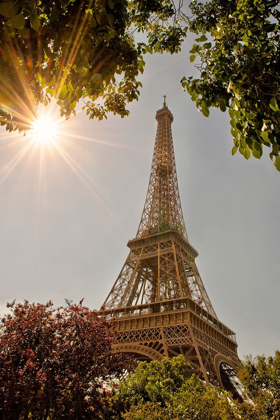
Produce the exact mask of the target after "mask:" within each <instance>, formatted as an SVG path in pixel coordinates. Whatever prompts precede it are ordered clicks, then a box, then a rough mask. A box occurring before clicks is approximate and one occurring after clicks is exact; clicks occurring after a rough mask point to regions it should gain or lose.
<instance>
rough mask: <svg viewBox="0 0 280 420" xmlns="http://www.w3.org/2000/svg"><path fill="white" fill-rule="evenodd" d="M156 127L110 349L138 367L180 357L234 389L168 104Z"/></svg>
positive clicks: (115, 291)
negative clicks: (200, 264) (186, 211)
mask: <svg viewBox="0 0 280 420" xmlns="http://www.w3.org/2000/svg"><path fill="white" fill-rule="evenodd" d="M156 120H157V123H158V126H157V134H156V141H155V147H154V153H153V161H152V167H151V174H150V180H149V185H148V192H147V196H146V201H145V205H144V209H143V213H142V217H141V221H140V224H139V227H138V231H137V234H136V237H135V239H132V240H130V241H129V242H128V244H127V245H128V247H129V248H130V252H129V255H128V257H127V259H126V261H125V263H124V265H123V267H122V269H121V272H120V274H119V276H118V277H117V280H116V282H115V284H114V285H113V287H112V290H111V291H110V293H109V295H108V297H107V298H106V300H105V302H104V304H103V307H102V310H103V311H104V312H103V313H105V314H106V313H110V314H111V315H113V316H114V317H115V318H116V330H117V343H116V344H115V345H114V346H115V348H116V349H118V350H120V351H122V352H125V353H128V354H130V355H132V356H133V357H134V358H136V359H137V360H153V359H157V360H160V359H161V358H162V357H164V356H165V357H174V356H177V355H179V354H183V355H184V357H185V359H186V360H187V361H188V362H189V363H190V364H191V366H192V368H193V371H194V372H195V373H197V374H198V375H199V376H200V377H201V378H202V379H203V380H204V381H205V382H206V384H209V383H212V384H215V385H219V386H221V387H224V388H226V389H229V390H232V383H233V382H234V381H233V377H234V376H235V371H236V369H237V367H238V364H239V359H238V356H237V343H236V339H235V333H234V332H233V331H232V330H231V329H229V328H228V327H227V326H226V325H224V324H223V323H222V322H220V321H219V319H218V318H217V315H216V313H215V310H214V308H213V306H212V304H211V301H210V299H209V297H208V294H207V292H206V290H205V287H204V285H203V282H202V279H201V277H200V275H199V272H198V269H197V266H196V263H195V258H196V257H197V255H198V252H197V251H196V250H195V249H194V248H193V247H192V245H191V244H190V243H189V240H188V236H187V231H186V226H185V222H184V218H183V212H182V207H181V200H180V195H179V188H178V181H177V172H176V164H175V155H174V149H173V140H172V132H171V124H172V122H173V115H172V113H171V112H170V110H169V109H168V107H167V105H166V98H165V97H164V104H163V108H161V109H160V110H158V111H157V113H156Z"/></svg>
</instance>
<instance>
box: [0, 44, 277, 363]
mask: <svg viewBox="0 0 280 420" xmlns="http://www.w3.org/2000/svg"><path fill="white" fill-rule="evenodd" d="M190 45H191V43H190V41H187V42H186V43H185V45H184V46H183V48H182V52H181V53H179V54H177V55H173V56H170V55H168V54H163V55H153V56H148V57H147V66H146V70H145V73H144V75H143V76H142V77H141V81H142V83H143V88H142V90H141V96H140V99H139V101H138V102H134V103H132V104H131V105H130V106H129V110H130V116H129V117H126V118H124V119H121V118H120V117H117V116H109V118H108V120H107V121H101V122H99V121H93V120H88V118H87V116H86V115H85V113H83V112H80V111H79V112H78V114H77V116H76V117H73V118H71V119H70V120H69V121H67V122H65V121H64V120H63V119H60V122H59V125H58V129H59V133H60V134H59V136H58V138H57V141H56V143H55V144H50V145H45V146H44V147H41V146H39V145H38V144H37V145H33V146H32V147H30V137H28V136H27V137H23V136H22V135H18V134H15V135H14V134H10V133H7V132H6V131H5V130H4V128H2V127H1V129H0V233H1V237H0V255H1V260H0V261H1V262H0V279H1V297H0V312H1V313H2V314H4V313H5V312H7V310H6V308H5V306H6V303H7V302H11V301H13V300H14V299H16V300H17V301H18V302H21V301H23V300H24V299H27V300H29V301H31V302H40V303H46V302H47V301H49V300H52V301H53V303H54V305H55V306H58V305H63V304H64V299H65V298H66V299H70V300H73V301H74V302H79V301H80V300H81V299H82V298H84V304H85V305H86V306H89V307H90V308H92V309H95V308H96V309H98V308H100V306H101V305H102V303H103V302H104V300H105V298H106V296H107V294H108V293H109V291H110V289H111V287H112V286H113V283H114V282H115V280H116V278H117V276H118V274H119V272H120V270H121V268H122V265H123V264H124V262H125V259H126V257H127V255H128V251H129V249H128V248H127V247H126V244H127V241H128V240H129V239H132V238H134V237H135V235H136V231H137V228H138V224H139V222H140V218H141V214H142V210H143V206H144V201H145V196H146V192H147V187H148V180H149V174H150V167H151V161H152V153H153V147H154V141H155V134H156V120H155V114H156V111H157V110H158V109H160V108H161V107H162V103H163V95H167V105H168V107H169V109H170V110H171V112H172V113H173V115H174V122H173V124H172V131H173V140H174V148H175V157H176V164H177V173H178V182H179V189H180V195H181V202H182V208H183V213H184V218H185V223H186V227H187V231H188V236H189V240H190V243H191V244H192V245H193V246H194V248H196V249H197V250H198V252H199V256H198V257H197V259H196V263H197V266H198V269H199V271H200V275H201V277H202V280H203V282H204V285H205V287H206V290H207V292H208V294H209V297H210V299H211V301H212V304H213V306H214V309H215V311H216V313H217V316H218V318H219V319H220V320H221V321H222V322H223V323H224V324H226V325H227V326H228V327H229V328H231V329H233V330H234V331H235V332H236V335H237V342H238V345H239V347H238V353H239V357H240V358H241V359H242V358H243V357H244V355H248V354H252V355H253V356H256V355H259V354H266V355H273V354H274V352H275V350H276V349H280V333H279V319H280V305H279V296H280V282H279V268H280V258H279V241H280V223H279V204H280V195H279V192H280V190H279V187H280V174H279V172H277V171H276V169H275V168H274V166H273V164H272V163H271V161H270V159H269V157H268V153H266V155H265V156H263V157H262V159H261V160H260V161H258V160H256V159H254V158H251V159H250V160H249V161H246V160H245V159H244V158H243V156H241V155H239V154H238V153H237V154H236V155H235V156H234V157H232V156H231V149H232V146H233V144H232V139H231V136H230V125H229V119H228V116H227V114H226V113H222V112H220V111H218V110H211V112H210V117H209V118H205V117H204V116H203V115H202V114H201V113H199V112H198V110H197V109H196V107H195V104H194V103H193V102H192V101H191V100H190V98H189V96H188V94H187V93H185V92H183V91H182V89H181V85H180V80H181V78H182V77H183V76H184V75H186V76H189V75H191V74H192V73H193V71H194V70H193V64H190V63H189V58H188V57H189V54H188V51H189V49H190V48H191V47H190Z"/></svg>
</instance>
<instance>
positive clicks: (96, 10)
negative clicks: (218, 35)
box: [0, 0, 185, 131]
mask: <svg viewBox="0 0 280 420" xmlns="http://www.w3.org/2000/svg"><path fill="white" fill-rule="evenodd" d="M180 16H181V11H180V7H179V8H178V9H176V8H175V6H174V3H173V1H172V0H144V1H143V0H59V1H56V0H44V1H40V0H12V1H8V0H7V1H6V0H4V1H2V2H1V3H0V30H1V32H0V33H1V35H0V83H1V88H0V123H1V125H2V126H6V129H7V130H9V131H12V130H17V129H19V130H24V129H28V128H30V124H31V121H32V120H34V118H35V117H36V114H37V106H38V104H39V103H44V104H45V105H48V103H49V102H50V101H51V98H55V99H56V101H57V103H58V105H59V107H60V111H61V115H62V116H63V115H64V116H65V117H66V118H69V117H70V115H71V114H75V108H76V106H77V103H78V102H79V101H80V100H83V101H84V108H83V109H85V110H86V112H87V114H88V116H89V118H94V117H97V118H99V119H102V118H104V117H106V115H107V113H108V112H113V113H114V114H119V115H121V116H122V117H123V116H125V115H127V114H128V111H127V109H126V104H127V103H128V102H131V101H132V100H134V99H138V96H139V88H140V86H141V83H140V81H139V80H137V76H138V75H139V73H142V72H143V69H144V66H145V62H144V60H143V56H144V54H145V53H146V52H150V53H151V52H154V51H157V52H163V51H168V52H170V53H174V52H177V51H178V50H179V49H180V44H181V42H182V40H183V38H184V35H185V31H184V29H183V28H182V27H181V26H180V25H179V22H178V19H179V18H180ZM135 32H145V34H146V42H138V41H136V40H135V37H134V33H135Z"/></svg>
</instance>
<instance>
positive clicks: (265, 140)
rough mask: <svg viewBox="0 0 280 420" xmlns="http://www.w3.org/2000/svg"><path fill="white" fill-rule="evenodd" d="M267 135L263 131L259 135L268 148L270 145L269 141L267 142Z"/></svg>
mask: <svg viewBox="0 0 280 420" xmlns="http://www.w3.org/2000/svg"><path fill="white" fill-rule="evenodd" d="M268 135H269V133H268V131H263V132H262V133H261V136H262V138H263V141H264V143H265V144H267V145H268V146H269V145H270V140H269V137H268Z"/></svg>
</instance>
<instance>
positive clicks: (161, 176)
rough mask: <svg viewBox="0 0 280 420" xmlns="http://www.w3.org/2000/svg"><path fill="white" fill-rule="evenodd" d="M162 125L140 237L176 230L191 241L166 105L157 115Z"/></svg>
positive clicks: (170, 116)
mask: <svg viewBox="0 0 280 420" xmlns="http://www.w3.org/2000/svg"><path fill="white" fill-rule="evenodd" d="M156 120H157V122H158V127H157V134H156V142H155V147H154V154H153V161H152V167H151V174H150V180H149V186H148V192H147V196H146V201H145V205H144V210H143V213H142V217H141V221H140V224H139V228H138V231H137V234H136V238H140V237H141V238H143V237H145V236H148V235H151V234H155V233H162V232H165V231H167V230H175V231H177V232H178V233H180V234H181V235H182V236H183V237H184V239H186V240H188V237H187V231H186V226H185V222H184V218H183V212H182V207H181V200H180V195H179V188H178V181H177V173H176V164H175V155H174V148H173V140H172V132H171V124H172V122H173V115H172V113H171V112H170V110H169V109H168V106H167V105H166V95H164V102H163V108H161V109H159V110H158V111H157V113H156Z"/></svg>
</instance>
